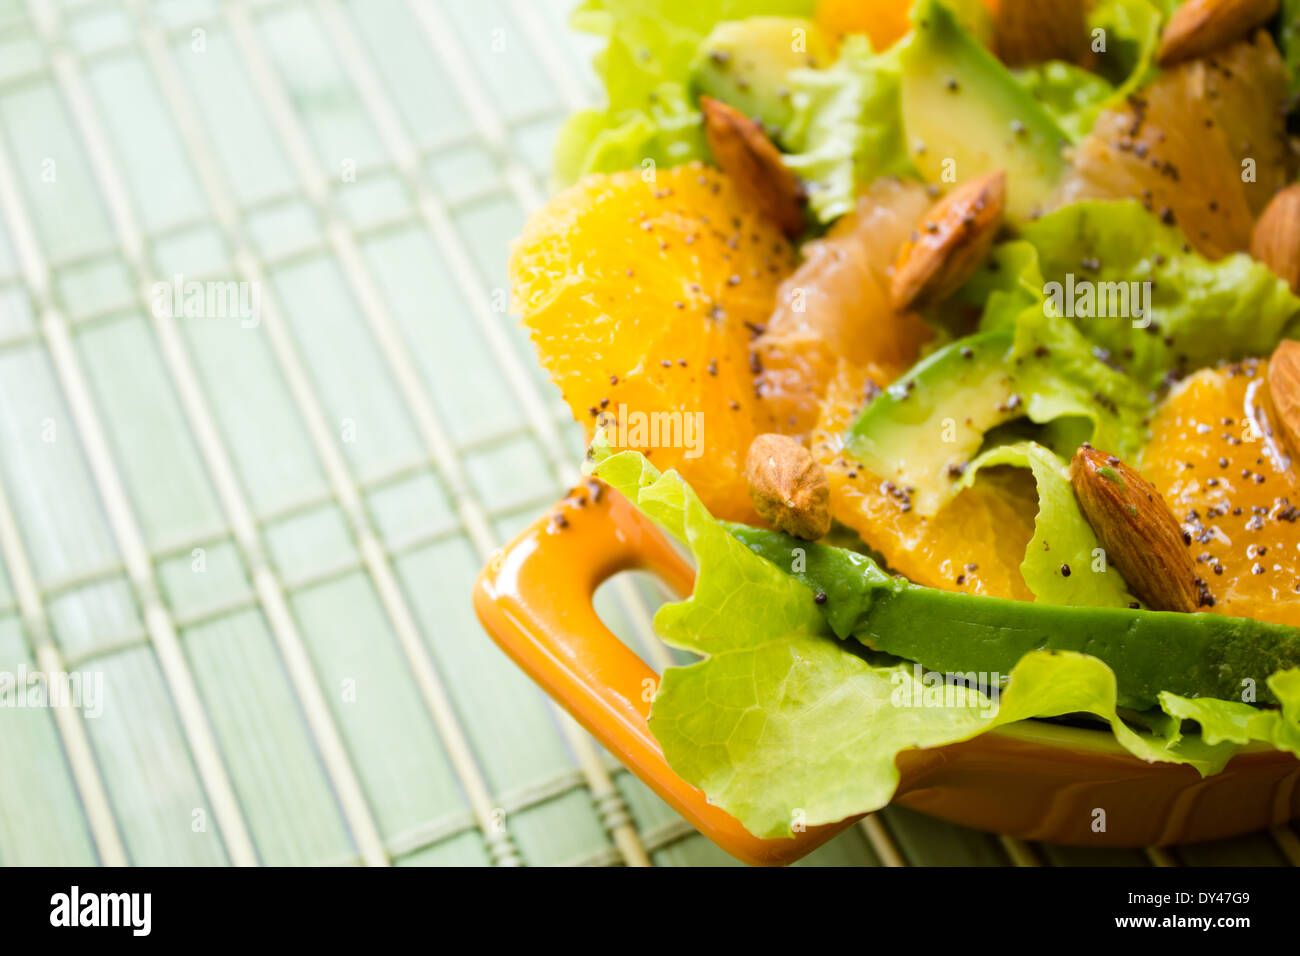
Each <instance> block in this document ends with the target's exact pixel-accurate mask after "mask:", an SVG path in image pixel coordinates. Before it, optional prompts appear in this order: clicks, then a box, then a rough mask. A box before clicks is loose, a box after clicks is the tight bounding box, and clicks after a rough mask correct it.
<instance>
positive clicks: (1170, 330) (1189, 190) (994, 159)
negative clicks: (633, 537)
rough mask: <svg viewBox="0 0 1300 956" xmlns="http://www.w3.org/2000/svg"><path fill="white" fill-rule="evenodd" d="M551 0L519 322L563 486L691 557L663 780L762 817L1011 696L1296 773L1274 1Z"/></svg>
mask: <svg viewBox="0 0 1300 956" xmlns="http://www.w3.org/2000/svg"><path fill="white" fill-rule="evenodd" d="M574 23H575V25H576V26H577V27H578V28H579V29H582V30H585V31H589V32H592V33H595V34H597V35H599V37H600V38H601V40H602V44H603V47H602V49H601V52H600V53H599V54H598V56H597V58H596V61H595V66H596V70H597V73H598V74H599V76H600V79H601V80H602V82H603V84H604V86H605V90H606V102H605V103H604V105H603V106H602V107H601V108H599V109H595V110H589V111H585V112H581V113H578V114H576V115H574V116H572V117H571V118H570V119H569V121H568V122H567V124H566V125H565V126H564V128H563V130H562V132H561V135H560V138H559V142H558V145H557V149H556V157H555V168H556V178H557V180H558V183H557V192H556V194H555V195H554V197H553V198H552V199H551V200H550V201H549V202H548V203H547V204H546V205H545V206H544V207H543V208H542V209H540V210H539V211H538V212H537V213H536V214H534V215H533V216H532V217H531V218H530V220H529V221H528V223H527V225H526V226H525V229H524V231H523V234H522V235H521V236H520V237H519V239H518V240H517V241H516V243H515V245H514V247H513V250H512V256H511V280H512V287H513V294H514V306H515V310H516V311H517V312H518V313H519V314H520V316H521V317H522V320H523V323H524V324H525V326H526V327H527V329H528V330H529V332H530V334H531V336H532V339H533V342H534V344H535V346H536V348H537V352H538V355H539V358H540V361H541V363H542V365H543V366H544V367H545V369H546V370H547V371H548V373H549V374H550V376H551V377H552V379H553V380H554V381H555V382H556V384H557V385H558V386H559V388H560V390H561V392H562V394H563V396H564V399H565V401H566V402H567V403H568V405H569V406H570V408H571V409H572V411H573V413H574V415H575V417H576V418H577V419H578V420H580V421H581V422H583V423H584V424H586V425H587V427H588V429H589V437H590V439H591V445H590V448H589V450H588V454H587V465H586V467H587V469H588V471H589V472H590V473H592V474H594V475H595V476H597V477H598V478H600V479H602V480H603V481H604V482H606V483H607V484H608V485H609V486H611V487H612V488H614V489H616V490H617V491H618V492H620V493H621V494H623V495H624V496H626V497H627V498H628V499H629V500H630V501H631V502H632V503H633V504H634V505H636V507H637V508H639V509H640V510H641V511H642V512H644V513H645V514H646V515H648V516H649V517H650V518H652V519H653V520H654V521H656V522H657V523H658V524H659V525H660V526H661V527H662V528H664V529H665V530H666V531H667V532H668V533H670V534H671V535H672V536H674V537H675V538H676V539H677V540H678V541H680V542H681V543H682V544H683V545H684V546H685V547H686V548H687V549H689V551H690V553H691V555H692V556H693V558H694V562H695V565H696V568H697V578H696V585H695V589H694V593H693V594H691V596H690V597H689V598H687V599H686V600H683V601H680V602H677V603H674V604H669V605H666V606H664V607H663V608H661V609H660V610H659V612H658V614H657V615H656V617H655V626H656V630H657V631H658V633H659V634H660V635H661V636H662V637H663V638H664V640H666V641H667V642H668V643H670V644H672V645H673V646H675V647H678V648H682V649H685V650H687V651H691V652H693V653H694V654H696V655H698V657H699V660H697V661H696V662H695V663H692V664H690V665H687V666H681V667H674V668H670V669H668V670H667V671H666V672H665V673H664V674H663V677H662V679H661V682H660V684H659V686H658V688H657V689H656V693H655V698H654V703H653V707H652V711H651V715H650V720H649V724H650V729H651V731H652V733H653V734H654V736H655V738H656V740H657V741H658V743H659V744H660V746H661V747H662V748H663V751H664V754H665V757H666V758H667V760H668V762H669V764H670V765H671V766H672V768H673V769H674V770H675V771H676V772H677V773H678V774H680V775H681V776H682V777H683V778H684V779H685V780H687V781H688V782H689V783H691V784H693V785H695V786H697V787H699V788H700V789H701V790H703V791H704V792H705V794H706V795H707V796H708V798H709V800H710V801H711V802H712V803H714V804H716V805H718V806H720V807H722V808H723V809H725V810H727V811H728V812H729V813H731V814H732V815H734V816H735V817H737V818H738V819H739V820H740V821H741V822H742V823H743V824H744V826H745V827H746V828H747V829H749V830H750V831H751V832H752V833H754V834H756V835H758V836H763V837H777V836H788V835H790V834H791V832H792V827H795V826H796V825H797V824H804V825H808V826H813V825H817V824H821V823H830V822H833V821H837V820H841V819H844V818H846V817H849V816H852V815H856V814H861V813H864V812H868V811H871V810H873V809H877V808H879V807H881V806H883V805H884V804H886V803H888V802H889V800H890V799H891V796H892V794H893V793H894V790H895V788H896V786H897V784H898V779H899V775H898V771H897V769H896V767H895V757H896V756H897V755H898V754H899V753H900V752H901V751H903V750H906V749H909V748H929V747H940V746H944V745H946V744H950V743H954V742H957V741H961V740H966V739H969V738H971V737H974V736H976V735H979V734H982V733H987V732H988V731H990V730H991V729H993V728H995V727H998V726H1000V725H1004V724H1007V723H1010V722H1014V721H1021V720H1030V719H1033V720H1053V721H1067V722H1071V723H1074V724H1081V725H1084V726H1090V727H1095V728H1097V729H1098V730H1100V731H1103V732H1106V733H1109V734H1112V735H1113V736H1114V738H1115V740H1116V741H1118V743H1119V744H1120V745H1121V746H1122V747H1124V748H1125V749H1127V750H1128V751H1129V752H1131V753H1132V754H1134V755H1136V756H1137V757H1139V758H1141V759H1143V760H1147V761H1152V762H1156V761H1159V762H1168V763H1181V764H1189V765H1191V766H1192V767H1194V768H1195V769H1196V770H1197V771H1199V772H1200V773H1201V774H1205V775H1209V774H1215V773H1218V772H1219V771H1221V770H1222V769H1223V768H1224V766H1225V765H1226V764H1227V762H1228V761H1229V760H1230V759H1231V758H1232V756H1233V755H1234V754H1235V753H1236V752H1237V751H1238V750H1240V749H1241V748H1242V747H1244V746H1256V747H1258V746H1265V747H1271V748H1276V749H1278V750H1282V751H1287V752H1290V753H1292V754H1296V755H1300V521H1297V519H1298V518H1300V458H1297V456H1298V455H1300V297H1298V296H1297V291H1298V290H1300V185H1295V184H1294V180H1295V176H1296V172H1297V155H1298V154H1297V150H1296V147H1295V145H1294V144H1293V141H1292V138H1291V136H1290V134H1289V132H1288V121H1289V119H1290V117H1291V112H1292V109H1293V107H1294V106H1296V104H1297V93H1298V92H1300V39H1298V38H1297V32H1296V31H1297V28H1300V2H1297V0H1287V2H1283V3H1280V4H1279V3H1278V2H1277V0H1186V2H1184V3H1179V2H1177V0H1091V2H1089V0H916V2H915V3H910V4H909V3H906V2H902V0H721V2H715V3H707V4H705V3H698V2H694V0H586V2H585V3H583V4H582V5H581V6H580V8H579V9H578V11H577V12H576V13H575V16H574ZM1293 462H1294V463H1293ZM548 533H553V534H563V533H565V528H564V525H563V523H562V522H559V523H555V524H553V525H551V526H550V528H549V531H548ZM796 808H797V813H796Z"/></svg>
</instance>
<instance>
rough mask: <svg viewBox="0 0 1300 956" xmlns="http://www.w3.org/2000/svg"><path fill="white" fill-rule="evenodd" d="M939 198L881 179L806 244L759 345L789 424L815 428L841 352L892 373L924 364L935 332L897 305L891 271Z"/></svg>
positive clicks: (778, 412)
mask: <svg viewBox="0 0 1300 956" xmlns="http://www.w3.org/2000/svg"><path fill="white" fill-rule="evenodd" d="M932 202H933V200H932V199H931V198H930V196H929V195H928V194H927V193H926V191H925V188H924V187H923V186H921V185H919V184H917V183H911V182H909V183H903V182H900V181H898V180H893V179H882V180H878V181H877V182H876V183H875V184H873V185H872V186H871V188H870V189H869V190H867V192H865V193H864V194H863V195H862V196H861V197H859V199H858V202H857V206H856V207H855V208H854V210H853V212H851V213H850V214H848V215H846V216H844V217H843V218H841V219H840V220H839V221H838V222H837V223H836V224H835V225H834V227H832V228H831V230H830V232H829V233H828V234H827V236H826V237H825V238H823V239H818V240H815V241H813V242H809V243H807V244H806V245H805V246H804V248H803V254H804V261H803V264H802V265H800V266H799V268H798V269H797V270H796V271H795V273H794V275H792V276H790V278H788V279H786V280H785V282H783V283H782V284H781V288H780V290H779V291H778V293H777V297H776V308H775V309H774V310H773V312H772V317H771V319H770V320H769V321H768V322H767V326H766V328H765V330H764V331H763V334H762V335H760V336H759V337H758V339H757V340H755V342H754V348H755V351H756V352H757V354H758V356H759V360H760V363H761V367H762V372H761V373H760V375H759V377H758V382H759V389H760V391H761V392H762V394H763V396H764V398H765V399H767V400H768V402H769V405H770V407H771V409H772V412H773V414H774V415H775V417H776V419H777V422H778V426H779V428H780V429H781V430H782V431H784V432H786V433H787V434H791V435H800V436H805V435H807V434H808V433H809V432H810V431H811V429H812V427H813V425H814V424H815V423H816V421H817V414H818V404H819V402H820V400H821V395H822V393H823V392H824V391H825V390H826V386H827V385H828V384H829V383H830V380H831V379H832V378H833V377H834V376H835V369H836V365H837V363H838V362H839V360H840V359H845V360H847V361H848V362H849V364H851V365H855V366H861V365H866V364H868V363H874V364H875V365H877V366H878V367H879V370H880V371H881V372H883V373H884V374H886V375H887V376H888V377H889V378H890V379H893V378H895V377H897V376H898V375H901V374H902V373H903V371H904V370H905V369H907V368H908V367H910V366H911V365H912V363H913V362H915V361H916V357H917V354H918V353H919V351H920V348H921V346H922V345H923V344H924V343H925V342H926V341H928V340H929V339H930V337H931V334H932V333H931V332H930V329H929V327H928V326H927V325H926V324H925V322H924V321H922V319H921V317H920V316H919V315H917V314H916V313H914V312H895V311H894V310H893V308H891V306H890V304H889V275H888V271H889V270H890V267H891V266H892V265H893V262H894V259H895V257H896V256H897V254H898V250H899V248H900V247H901V246H902V245H903V243H904V242H906V241H907V239H908V236H909V235H910V234H911V232H912V230H913V228H914V227H915V225H916V223H917V221H918V220H919V219H920V218H921V217H922V216H923V215H924V213H925V211H926V210H927V209H928V208H930V205H931V204H932Z"/></svg>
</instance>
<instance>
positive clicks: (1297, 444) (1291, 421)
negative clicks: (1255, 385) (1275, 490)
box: [1268, 339, 1300, 461]
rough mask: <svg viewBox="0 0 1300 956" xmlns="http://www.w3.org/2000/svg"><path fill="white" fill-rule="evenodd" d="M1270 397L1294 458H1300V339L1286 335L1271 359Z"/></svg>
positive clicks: (1292, 458)
mask: <svg viewBox="0 0 1300 956" xmlns="http://www.w3.org/2000/svg"><path fill="white" fill-rule="evenodd" d="M1268 397H1269V400H1270V401H1271V402H1272V405H1273V412H1274V414H1275V415H1276V417H1277V427H1278V429H1279V430H1280V431H1281V432H1282V438H1283V440H1284V441H1285V442H1286V450H1287V452H1288V454H1290V456H1291V460H1292V461H1300V342H1297V341H1295V340H1294V339H1283V340H1282V341H1281V342H1279V343H1278V346H1277V348H1276V349H1274V350H1273V357H1272V358H1270V359H1269V360H1268Z"/></svg>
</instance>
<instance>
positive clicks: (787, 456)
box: [745, 434, 831, 541]
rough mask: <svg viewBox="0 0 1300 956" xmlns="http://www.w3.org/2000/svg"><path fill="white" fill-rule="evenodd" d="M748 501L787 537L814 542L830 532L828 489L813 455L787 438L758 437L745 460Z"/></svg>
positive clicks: (824, 475)
mask: <svg viewBox="0 0 1300 956" xmlns="http://www.w3.org/2000/svg"><path fill="white" fill-rule="evenodd" d="M745 478H746V480H747V481H748V482H749V497H750V499H751V500H752V501H753V502H754V508H755V510H757V511H758V513H759V514H760V515H762V516H763V518H764V519H765V520H766V521H768V523H770V524H771V525H772V527H774V528H776V530H778V531H784V532H785V533H786V534H791V535H794V536H795V537H796V538H805V539H807V540H809V541H815V540H816V539H818V538H820V537H821V536H822V535H824V534H825V533H826V532H827V531H829V530H830V529H831V506H830V502H831V489H830V485H829V484H828V483H827V481H826V472H824V471H823V470H822V466H821V465H819V464H818V463H817V460H816V459H815V458H813V456H812V452H810V451H808V449H807V448H805V447H804V446H803V445H801V444H799V442H797V441H795V439H793V438H790V437H789V436H788V435H777V434H766V435H759V436H758V437H757V438H755V439H754V440H753V441H752V442H750V445H749V454H748V455H747V456H746V457H745Z"/></svg>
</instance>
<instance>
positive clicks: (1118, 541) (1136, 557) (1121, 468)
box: [1070, 445, 1208, 612]
mask: <svg viewBox="0 0 1300 956" xmlns="http://www.w3.org/2000/svg"><path fill="white" fill-rule="evenodd" d="M1070 483H1071V484H1072V485H1073V486H1074V494H1075V497H1076V498H1078V499H1079V507H1080V509H1082V511H1083V516H1084V517H1085V518H1087V519H1088V524H1090V525H1092V530H1093V531H1095V532H1096V534H1097V539H1098V540H1099V541H1101V546H1102V547H1103V548H1105V549H1106V557H1107V559H1108V560H1109V561H1110V562H1111V563H1112V564H1114V565H1115V567H1117V568H1119V572H1120V574H1122V575H1124V581H1125V582H1126V583H1127V584H1128V587H1129V590H1130V591H1132V592H1133V594H1135V595H1137V596H1138V597H1140V598H1141V599H1142V600H1143V601H1144V602H1146V605H1147V607H1149V608H1151V609H1152V610H1155V611H1187V612H1192V611H1195V610H1197V609H1198V608H1199V607H1200V606H1201V604H1202V603H1203V600H1202V599H1203V596H1205V597H1208V591H1206V590H1205V584H1204V582H1202V581H1201V580H1200V579H1199V578H1198V577H1197V576H1196V565H1195V564H1194V563H1193V562H1192V556H1191V553H1190V552H1189V551H1188V549H1187V542H1186V541H1185V540H1184V538H1183V530H1182V528H1180V527H1179V525H1178V519H1177V518H1175V517H1174V514H1173V512H1172V511H1170V510H1169V506H1168V505H1167V504H1165V500H1164V499H1163V498H1161V497H1160V492H1158V491H1156V490H1155V488H1153V487H1151V485H1150V484H1149V483H1148V482H1147V481H1146V480H1145V479H1144V478H1143V477H1142V476H1141V475H1139V474H1138V473H1137V472H1136V471H1134V470H1133V469H1132V468H1130V467H1129V466H1128V465H1126V464H1124V462H1122V461H1120V460H1119V459H1118V458H1116V457H1115V456H1114V455H1108V454H1107V453H1106V452H1104V451H1099V450H1098V449H1096V448H1093V447H1092V446H1091V445H1081V446H1080V447H1079V450H1078V451H1076V452H1075V453H1074V460H1073V461H1072V462H1071V463H1070Z"/></svg>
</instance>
